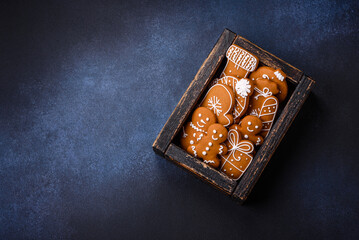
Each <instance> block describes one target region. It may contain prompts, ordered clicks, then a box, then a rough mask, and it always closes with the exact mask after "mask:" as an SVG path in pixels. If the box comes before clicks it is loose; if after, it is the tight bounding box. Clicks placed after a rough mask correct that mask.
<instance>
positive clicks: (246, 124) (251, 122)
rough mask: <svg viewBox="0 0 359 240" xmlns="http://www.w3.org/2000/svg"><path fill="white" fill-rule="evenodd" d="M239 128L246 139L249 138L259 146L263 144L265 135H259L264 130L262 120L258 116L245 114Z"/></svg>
mask: <svg viewBox="0 0 359 240" xmlns="http://www.w3.org/2000/svg"><path fill="white" fill-rule="evenodd" d="M237 128H238V131H239V132H240V133H241V135H242V137H243V138H244V139H245V140H249V141H251V142H252V143H254V144H255V145H257V146H259V145H262V143H263V137H262V136H261V135H259V133H260V132H261V131H262V121H261V120H260V119H259V118H258V117H256V116H251V115H248V116H245V117H244V118H243V119H242V121H241V123H240V124H239V126H238V127H237Z"/></svg>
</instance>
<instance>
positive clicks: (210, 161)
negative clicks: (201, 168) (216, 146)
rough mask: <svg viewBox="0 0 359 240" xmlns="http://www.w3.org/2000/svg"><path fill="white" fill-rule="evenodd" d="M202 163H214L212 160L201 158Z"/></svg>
mask: <svg viewBox="0 0 359 240" xmlns="http://www.w3.org/2000/svg"><path fill="white" fill-rule="evenodd" d="M203 162H204V163H215V162H214V161H213V160H203Z"/></svg>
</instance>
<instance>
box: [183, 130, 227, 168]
mask: <svg viewBox="0 0 359 240" xmlns="http://www.w3.org/2000/svg"><path fill="white" fill-rule="evenodd" d="M227 134H228V132H227V129H226V128H225V127H223V125H221V124H218V123H215V124H212V125H211V126H209V128H208V134H207V135H206V136H205V137H203V138H202V139H201V140H199V141H198V143H197V144H195V145H192V146H189V147H188V148H187V152H188V153H190V154H191V155H192V156H195V157H199V158H202V159H203V162H205V163H207V164H208V165H210V166H211V167H214V168H217V167H219V164H220V159H219V158H218V156H217V155H218V154H226V153H227V146H226V145H225V144H223V142H225V141H226V139H227Z"/></svg>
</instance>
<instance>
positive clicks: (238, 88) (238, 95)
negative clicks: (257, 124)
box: [215, 76, 254, 122]
mask: <svg viewBox="0 0 359 240" xmlns="http://www.w3.org/2000/svg"><path fill="white" fill-rule="evenodd" d="M215 81H216V82H217V83H219V84H224V85H227V86H228V87H231V88H232V89H233V92H234V94H235V99H236V101H235V104H234V110H233V117H234V122H239V119H240V118H241V117H242V116H243V115H244V114H245V113H246V111H247V109H248V104H249V97H250V96H251V95H252V93H253V89H254V81H251V80H249V79H248V78H242V79H240V80H238V79H237V78H235V77H232V76H225V77H223V78H220V79H217V80H215Z"/></svg>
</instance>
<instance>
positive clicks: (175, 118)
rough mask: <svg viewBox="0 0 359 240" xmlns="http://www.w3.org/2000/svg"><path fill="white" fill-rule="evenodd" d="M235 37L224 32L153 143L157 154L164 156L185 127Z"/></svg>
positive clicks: (229, 32) (231, 33) (230, 33)
mask: <svg viewBox="0 0 359 240" xmlns="http://www.w3.org/2000/svg"><path fill="white" fill-rule="evenodd" d="M235 37H236V34H235V33H233V32H231V31H230V30H228V29H225V30H224V31H223V33H222V35H221V36H220V37H219V39H218V41H217V43H216V44H215V46H214V47H213V49H212V51H211V52H210V54H209V55H208V57H207V58H206V60H205V61H204V62H203V64H202V66H201V67H200V69H199V70H198V72H197V74H196V76H195V77H194V79H193V81H192V82H191V84H190V85H189V87H188V88H187V90H186V92H185V93H184V95H183V96H182V98H181V100H180V101H179V103H178V104H177V107H176V108H175V110H174V111H173V112H172V114H171V116H170V117H169V118H168V120H167V122H166V124H165V125H164V127H163V128H162V130H161V132H160V133H159V134H158V136H157V138H156V140H155V142H154V143H153V145H152V147H153V150H154V151H155V152H156V153H158V154H160V155H162V156H163V155H164V153H165V151H166V149H167V147H168V146H169V144H170V143H171V141H172V140H173V138H174V137H175V136H176V134H177V133H178V131H179V129H180V128H181V126H182V125H183V122H184V121H185V120H186V118H187V116H188V115H189V114H190V113H191V111H192V108H193V107H194V106H195V104H196V103H197V101H198V99H199V98H200V97H201V95H202V93H203V91H204V89H205V88H206V86H207V85H208V83H209V82H210V80H211V79H212V76H213V75H214V74H215V72H216V71H217V69H218V67H219V66H220V64H221V62H222V60H223V59H224V58H225V53H226V51H227V49H228V48H229V46H230V45H231V44H232V43H233V41H234V39H235Z"/></svg>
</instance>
